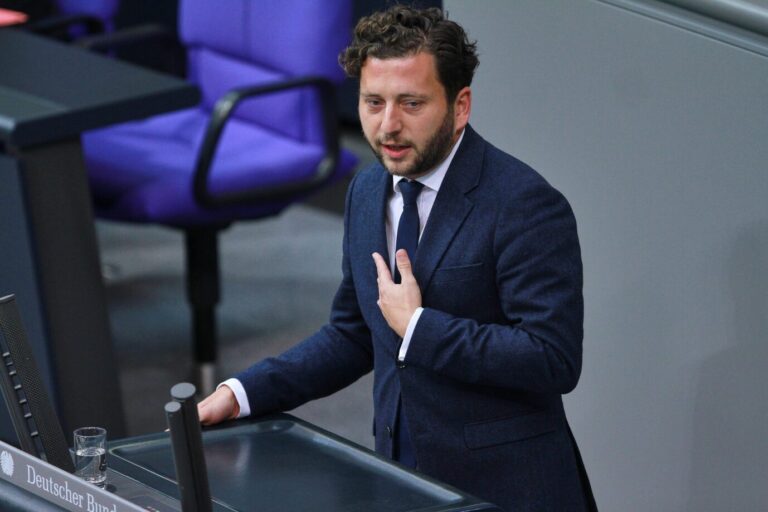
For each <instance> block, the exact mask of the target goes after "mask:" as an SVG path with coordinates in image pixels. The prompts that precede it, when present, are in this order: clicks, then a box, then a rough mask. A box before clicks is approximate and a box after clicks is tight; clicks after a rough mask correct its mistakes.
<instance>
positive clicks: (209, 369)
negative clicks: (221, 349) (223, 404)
mask: <svg viewBox="0 0 768 512" xmlns="http://www.w3.org/2000/svg"><path fill="white" fill-rule="evenodd" d="M195 374H196V375H195V384H196V385H197V390H198V392H199V393H200V396H203V397H205V396H208V395H210V394H211V393H213V392H214V391H216V384H217V380H216V364H215V363H198V364H197V365H196V367H195Z"/></svg>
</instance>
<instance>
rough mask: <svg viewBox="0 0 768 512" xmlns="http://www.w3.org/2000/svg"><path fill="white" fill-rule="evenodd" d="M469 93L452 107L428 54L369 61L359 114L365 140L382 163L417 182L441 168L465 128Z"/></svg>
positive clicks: (363, 72) (362, 79)
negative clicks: (440, 165)
mask: <svg viewBox="0 0 768 512" xmlns="http://www.w3.org/2000/svg"><path fill="white" fill-rule="evenodd" d="M468 91H469V88H465V89H463V90H462V91H461V92H460V93H459V96H458V97H457V101H456V102H455V103H454V104H452V105H449V104H448V101H447V98H446V95H445V88H444V87H443V85H442V84H441V83H440V81H439V80H438V77H437V68H436V66H435V59H434V57H433V56H432V55H431V54H428V53H424V52H420V53H417V54H415V55H410V56H407V57H397V58H390V59H377V58H375V57H369V58H367V59H366V61H365V64H364V65H363V67H362V70H361V72H360V101H359V105H358V110H359V112H360V122H361V124H362V126H363V133H364V134H365V138H366V139H367V140H368V144H370V145H371V148H372V149H373V151H374V153H376V156H377V157H378V159H379V160H380V161H381V163H382V165H384V167H386V168H387V170H388V171H389V172H390V173H392V174H394V175H396V176H404V177H408V178H416V177H418V176H421V175H423V174H426V173H427V172H428V171H430V170H431V169H432V168H434V167H435V166H436V165H437V164H439V163H440V162H441V161H442V160H443V159H444V158H445V157H446V156H447V155H448V152H449V151H450V149H451V147H452V146H453V143H454V142H456V140H457V139H458V136H459V133H460V132H461V130H462V129H463V128H464V126H465V125H466V118H467V117H468V113H469V112H468V101H469V99H468V98H469V92H468ZM455 105H458V106H459V110H461V112H459V113H458V114H457V112H456V111H455V110H456V109H455V108H454V106H455ZM465 111H466V112H465Z"/></svg>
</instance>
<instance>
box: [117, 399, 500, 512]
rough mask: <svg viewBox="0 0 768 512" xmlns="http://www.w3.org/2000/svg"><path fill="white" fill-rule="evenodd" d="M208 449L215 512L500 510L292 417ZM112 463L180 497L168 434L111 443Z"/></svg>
mask: <svg viewBox="0 0 768 512" xmlns="http://www.w3.org/2000/svg"><path fill="white" fill-rule="evenodd" d="M203 443H204V451H205V456H206V464H207V469H208V475H209V481H210V488H211V495H212V497H213V499H214V503H215V505H216V506H215V507H214V509H215V510H269V511H272V512H289V511H291V512H296V511H306V510H312V511H314V512H323V511H329V512H330V511H333V512H344V511H360V512H362V511H365V512H396V511H397V512H405V511H415V510H419V511H422V512H427V511H429V512H438V511H440V512H447V511H454V512H455V511H480V510H498V509H497V508H496V507H495V506H493V505H491V504H488V503H485V502H483V501H481V500H478V499H477V498H474V497H472V496H470V495H467V494H465V493H463V492H461V491H459V490H457V489H455V488H453V487H450V486H448V485H445V484H442V483H440V482H437V481H435V480H433V479H430V478H428V477H426V476H424V475H421V474H419V473H416V472H413V471H411V470H409V469H407V468H404V467H402V466H400V465H398V464H395V463H392V462H391V461H389V460H387V459H385V458H383V457H381V456H379V455H378V454H376V453H374V452H372V451H370V450H368V449H366V448H363V447H360V446H358V445H355V444H353V443H351V442H349V441H347V440H345V439H343V438H341V437H338V436H336V435H334V434H331V433H330V432H326V431H324V430H322V429H320V428H318V427H315V426H313V425H311V424H309V423H307V422H304V421H302V420H299V419H297V418H295V417H293V416H290V415H287V414H280V415H275V416H270V417H266V418H262V419H257V420H240V421H237V422H235V423H233V424H231V426H228V427H226V428H218V429H211V430H206V431H204V432H203ZM108 463H109V466H110V468H111V469H112V470H114V471H116V472H118V473H121V474H122V475H125V476H127V477H129V478H130V479H133V480H136V481H138V482H141V483H142V484H144V485H146V486H147V487H149V488H152V489H156V490H157V491H160V492H161V493H163V494H165V495H167V496H170V497H173V498H175V499H178V497H179V495H178V490H177V486H176V482H175V470H174V466H173V457H172V452H171V443H170V437H169V434H168V433H159V434H153V435H149V436H142V437H137V438H130V439H125V440H121V441H116V442H113V443H110V447H109V457H108ZM116 492H117V494H118V495H120V488H119V485H118V486H117V489H116ZM126 497H127V496H126ZM129 499H131V500H132V501H134V500H135V497H130V498H129Z"/></svg>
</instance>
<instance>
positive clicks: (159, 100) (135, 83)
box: [0, 29, 200, 147]
mask: <svg viewBox="0 0 768 512" xmlns="http://www.w3.org/2000/svg"><path fill="white" fill-rule="evenodd" d="M0 48H2V51H0V70H2V72H0V140H2V141H5V142H6V143H9V144H10V145H13V146H17V147H25V146H31V145H38V144H44V143H50V142H54V141H57V140H63V139H66V138H70V137H75V136H77V135H79V134H80V133H81V132H83V131H86V130H91V129H94V128H99V127H103V126H106V125H111V124H116V123H121V122H125V121H131V120H135V119H140V118H143V117H147V116H150V115H154V114H158V113H162V112H167V111H171V110H176V109H180V108H184V107H190V106H193V105H195V104H197V102H198V101H199V99H200V94H199V90H198V89H197V87H196V86H195V85H193V84H191V83H188V82H185V81H183V80H181V79H179V78H175V77H172V76H169V75H164V74H162V73H157V72H154V71H150V70H147V69H144V68H141V67H139V66H135V65H133V64H128V63H125V62H121V61H118V60H116V59H112V58H109V57H106V56H103V55H98V54H95V53H93V52H89V51H87V50H84V49H82V48H77V47H74V46H71V45H66V44H63V43H60V42H57V41H53V40H50V39H46V38H44V37H41V36H37V35H34V34H29V33H26V32H24V31H21V30H16V29H4V30H2V31H0Z"/></svg>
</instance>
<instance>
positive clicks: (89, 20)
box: [20, 14, 104, 38]
mask: <svg viewBox="0 0 768 512" xmlns="http://www.w3.org/2000/svg"><path fill="white" fill-rule="evenodd" d="M78 25H80V26H82V27H84V28H85V32H86V33H87V34H101V33H103V32H104V22H103V21H102V20H100V19H99V18H97V17H95V16H89V15H87V14H66V15H61V16H51V17H47V18H43V19H40V20H37V21H32V22H29V23H25V24H24V25H20V28H23V29H24V30H27V31H29V32H33V33H35V34H40V35H45V36H50V37H55V38H68V30H69V29H70V28H71V27H76V26H78Z"/></svg>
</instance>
